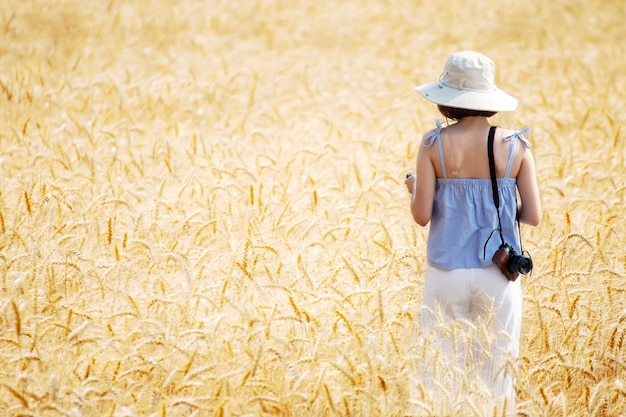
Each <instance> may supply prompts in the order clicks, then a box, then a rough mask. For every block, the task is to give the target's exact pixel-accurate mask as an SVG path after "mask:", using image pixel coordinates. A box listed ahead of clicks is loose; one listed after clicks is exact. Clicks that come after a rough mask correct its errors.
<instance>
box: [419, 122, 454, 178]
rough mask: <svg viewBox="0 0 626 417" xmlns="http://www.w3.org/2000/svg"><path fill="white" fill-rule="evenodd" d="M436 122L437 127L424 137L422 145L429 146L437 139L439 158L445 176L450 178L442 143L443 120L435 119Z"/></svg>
mask: <svg viewBox="0 0 626 417" xmlns="http://www.w3.org/2000/svg"><path fill="white" fill-rule="evenodd" d="M435 124H436V125H437V127H436V128H435V129H434V130H433V131H432V132H430V133H428V134H427V135H426V137H424V139H423V140H422V146H424V147H426V148H429V147H431V146H432V145H433V143H434V142H435V141H436V140H437V139H439V140H437V146H438V148H439V160H440V161H441V170H442V171H443V177H444V178H448V174H447V172H448V171H447V170H446V161H445V159H444V157H443V145H442V144H441V122H440V121H439V120H435Z"/></svg>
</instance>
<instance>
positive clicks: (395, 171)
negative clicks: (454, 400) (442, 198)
mask: <svg viewBox="0 0 626 417" xmlns="http://www.w3.org/2000/svg"><path fill="white" fill-rule="evenodd" d="M625 20H626V3H624V2H623V1H619V0H613V1H607V0H587V1H580V0H572V1H570V0H555V1H551V2H544V1H540V0H529V1H524V2H520V1H513V0H502V1H497V2H496V1H488V0H467V1H460V0H453V1H451V2H437V1H420V0H414V1H409V0H360V1H357V0H346V1H326V0H321V1H318V2H314V1H303V0H294V1H285V0H250V1H243V0H231V1H221V0H213V1H211V0H206V1H203V0H180V1H174V0H170V1H168V0H154V1H147V0H94V1H89V2H87V1H81V0H5V1H4V2H3V7H2V8H1V10H0V180H1V187H0V272H1V285H0V332H1V333H0V410H4V411H3V414H2V415H6V416H72V417H76V416H119V417H121V416H270V415H278V416H401V415H403V413H404V410H405V407H406V404H407V402H408V397H409V385H410V384H409V382H408V381H409V377H410V373H411V365H410V364H411V362H412V361H428V360H430V359H429V358H427V357H426V354H424V356H422V357H420V356H419V355H418V354H416V353H415V352H419V349H416V346H415V339H414V338H413V336H412V334H413V333H414V331H415V323H416V322H417V321H418V318H419V305H420V303H421V288H422V283H423V274H422V271H423V267H424V262H425V242H426V236H427V231H428V229H427V228H426V229H422V228H420V227H419V226H417V225H415V224H414V223H413V220H412V218H411V215H410V211H409V195H408V194H407V192H406V188H405V187H404V174H405V173H406V172H407V171H409V170H411V169H412V168H413V166H414V163H415V156H416V152H417V149H418V145H419V140H420V137H421V135H422V134H423V133H424V132H426V131H427V130H430V129H431V128H432V126H433V124H434V119H435V118H437V117H439V115H438V113H437V110H436V108H435V107H434V106H433V105H431V104H429V103H427V102H425V101H423V100H422V99H421V98H420V97H419V96H418V95H417V94H416V93H415V92H414V91H413V90H412V87H413V86H414V85H416V84H421V83H424V82H429V81H432V80H433V79H435V78H436V77H438V76H439V73H440V71H441V67H442V64H443V61H444V60H445V58H446V57H447V56H448V55H449V54H450V53H452V52H454V51H457V50H463V49H473V50H478V51H481V52H483V53H485V54H486V55H488V56H490V57H491V58H493V59H494V61H495V63H496V66H497V70H496V81H497V83H498V85H499V86H500V87H501V88H503V89H504V90H505V91H507V92H510V93H511V94H512V95H514V96H516V97H518V98H519V100H520V107H519V108H518V110H516V111H515V112H513V113H508V114H499V115H497V116H495V117H494V118H493V120H492V122H493V123H495V124H500V125H502V126H506V127H510V128H519V129H521V128H523V127H526V126H529V127H531V129H532V130H531V133H530V134H529V135H527V137H528V138H529V140H530V141H531V142H532V146H533V148H532V149H533V152H534V155H535V159H536V162H537V171H538V177H539V185H540V190H541V197H542V202H543V206H544V218H543V221H542V223H541V225H540V226H539V227H537V228H530V227H522V235H523V237H524V245H525V249H527V250H528V251H529V252H530V253H531V254H532V256H533V260H534V263H535V270H534V271H533V274H532V275H531V276H526V277H524V279H523V288H524V293H525V299H524V321H523V331H522V343H521V358H520V362H519V366H518V369H517V373H516V377H517V379H516V381H517V382H516V390H517V393H518V398H517V405H516V406H517V412H518V415H520V416H528V417H538V416H550V417H555V416H567V417H573V416H624V415H626V385H625V384H626V283H625V281H624V276H625V274H626V270H625V269H626V252H625V251H624V248H625V247H626V237H625V236H626V227H625V222H624V220H623V217H622V216H624V215H625V214H626V207H625V206H624V194H625V192H626V186H625V183H624V178H625V177H626V167H625V164H624V155H625V153H626V150H625V145H624V136H625V132H624V130H623V129H622V126H623V125H624V123H625V122H626V104H625V103H626V76H625V75H624V68H625V67H626V43H625V42H624V39H626V25H624V23H623V22H624V21H625ZM417 348H419V346H418V347H417ZM421 401H423V402H427V401H428V398H427V397H423V398H422V399H421ZM499 413H500V411H499V410H498V409H493V410H491V411H485V409H484V408H481V405H480V398H476V403H466V404H462V406H461V407H457V408H455V409H453V410H452V411H451V415H455V416H483V415H488V416H492V415H493V416H497V415H500V414H499Z"/></svg>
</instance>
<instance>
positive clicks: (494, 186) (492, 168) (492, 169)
mask: <svg viewBox="0 0 626 417" xmlns="http://www.w3.org/2000/svg"><path fill="white" fill-rule="evenodd" d="M496 128H497V127H496V126H491V127H490V128H489V137H488V138H487V155H488V156H489V174H490V175H491V192H492V193H493V204H494V205H495V206H496V213H497V214H498V232H500V240H501V241H502V243H504V236H503V235H502V221H501V220H500V193H499V192H498V180H497V178H496V161H495V158H494V156H493V141H494V138H495V136H496Z"/></svg>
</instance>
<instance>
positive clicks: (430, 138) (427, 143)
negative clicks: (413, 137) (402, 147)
mask: <svg viewBox="0 0 626 417" xmlns="http://www.w3.org/2000/svg"><path fill="white" fill-rule="evenodd" d="M435 124H436V125H437V127H436V128H435V130H433V131H431V132H430V133H428V134H427V135H426V136H425V137H424V139H422V146H423V147H425V148H430V147H431V146H432V145H433V143H435V140H437V138H438V137H440V136H441V127H442V126H441V122H440V121H439V120H435Z"/></svg>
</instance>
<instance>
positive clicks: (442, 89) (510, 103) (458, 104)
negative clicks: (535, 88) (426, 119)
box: [414, 81, 517, 112]
mask: <svg viewBox="0 0 626 417" xmlns="http://www.w3.org/2000/svg"><path fill="white" fill-rule="evenodd" d="M414 88H415V90H416V91H417V92H418V93H420V94H421V95H422V96H424V98H425V99H426V100H428V101H430V102H433V103H435V104H440V105H442V106H447V107H455V108H459V109H467V110H479V111H496V112H498V111H513V110H515V109H516V108H517V99H515V98H514V97H512V96H510V95H508V94H507V93H505V92H504V91H502V90H500V89H499V88H496V89H495V90H493V91H489V92H483V91H474V90H459V89H457V88H452V87H448V86H447V85H445V84H443V83H441V82H440V81H435V82H433V83H428V84H424V85H420V86H417V87H414Z"/></svg>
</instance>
